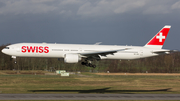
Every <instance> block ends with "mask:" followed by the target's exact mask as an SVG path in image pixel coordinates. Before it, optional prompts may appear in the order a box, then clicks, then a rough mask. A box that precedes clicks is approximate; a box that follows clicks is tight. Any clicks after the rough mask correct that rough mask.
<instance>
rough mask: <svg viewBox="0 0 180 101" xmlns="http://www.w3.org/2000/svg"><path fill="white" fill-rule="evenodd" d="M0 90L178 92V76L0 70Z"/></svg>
mask: <svg viewBox="0 0 180 101" xmlns="http://www.w3.org/2000/svg"><path fill="white" fill-rule="evenodd" d="M0 93H6V94H8V93H116V94H124V93H126V94H127V93H129V94H149V93H152V94H159V93H161V94H180V76H136V75H134V76H127V75H123V76H122V75H121V76H120V75H117V76H113V75H108V76H102V75H96V74H91V73H82V74H81V75H70V77H61V76H59V75H54V76H50V75H49V76H48V75H42V74H41V75H30V74H18V75H17V74H6V73H0Z"/></svg>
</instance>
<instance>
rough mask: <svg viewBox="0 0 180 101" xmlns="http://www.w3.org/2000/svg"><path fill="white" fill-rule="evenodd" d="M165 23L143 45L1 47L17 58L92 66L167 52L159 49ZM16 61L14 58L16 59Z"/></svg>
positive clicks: (167, 27)
mask: <svg viewBox="0 0 180 101" xmlns="http://www.w3.org/2000/svg"><path fill="white" fill-rule="evenodd" d="M170 28H171V26H170V25H165V26H164V27H163V28H162V29H161V30H160V31H159V32H158V33H157V34H156V35H155V36H154V37H153V38H152V39H151V40H150V41H149V42H148V43H147V44H145V45H144V46H117V45H99V44H100V43H98V44H95V45H88V44H56V43H55V44H52V43H51V44H50V43H17V44H12V45H8V46H6V47H5V48H4V49H2V52H3V53H4V54H7V55H10V56H12V58H14V59H16V57H45V58H58V59H59V58H61V59H64V62H65V63H78V62H79V61H81V64H82V65H85V66H88V67H93V68H95V67H96V65H94V64H92V61H93V60H97V61H98V60H101V59H119V60H132V59H140V58H146V57H152V56H158V55H162V54H170V53H171V52H172V50H168V49H162V47H163V44H164V42H165V39H166V38H167V35H168V32H169V30H170ZM15 63H16V61H15Z"/></svg>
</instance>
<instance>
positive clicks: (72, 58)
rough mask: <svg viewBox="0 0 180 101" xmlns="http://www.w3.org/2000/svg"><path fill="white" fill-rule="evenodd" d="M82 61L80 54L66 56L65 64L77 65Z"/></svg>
mask: <svg viewBox="0 0 180 101" xmlns="http://www.w3.org/2000/svg"><path fill="white" fill-rule="evenodd" d="M80 60H81V57H80V56H79V55H78V54H65V55H64V62H65V63H77V62H79V61H80Z"/></svg>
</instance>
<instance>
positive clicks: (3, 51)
mask: <svg viewBox="0 0 180 101" xmlns="http://www.w3.org/2000/svg"><path fill="white" fill-rule="evenodd" d="M1 52H2V53H4V54H8V53H9V50H7V49H2V50H1Z"/></svg>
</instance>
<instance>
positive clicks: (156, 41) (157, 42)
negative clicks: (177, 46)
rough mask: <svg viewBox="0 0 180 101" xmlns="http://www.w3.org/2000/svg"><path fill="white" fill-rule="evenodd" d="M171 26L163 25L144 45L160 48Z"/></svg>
mask: <svg viewBox="0 0 180 101" xmlns="http://www.w3.org/2000/svg"><path fill="white" fill-rule="evenodd" d="M170 28H171V26H169V25H165V26H164V27H163V28H162V29H161V30H160V31H159V32H158V33H157V34H156V35H155V36H154V37H153V38H152V39H151V40H150V41H149V42H148V43H147V44H146V45H145V46H144V47H148V48H155V49H161V48H162V47H163V44H164V42H165V40H166V38H167V35H168V32H169V30H170Z"/></svg>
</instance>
